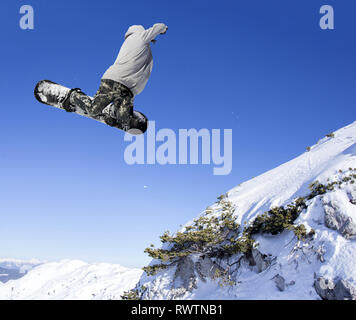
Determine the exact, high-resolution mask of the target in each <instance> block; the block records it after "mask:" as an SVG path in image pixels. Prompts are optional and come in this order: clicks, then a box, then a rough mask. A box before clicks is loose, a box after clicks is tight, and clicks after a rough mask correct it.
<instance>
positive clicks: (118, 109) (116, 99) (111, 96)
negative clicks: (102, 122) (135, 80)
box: [69, 79, 133, 127]
mask: <svg viewBox="0 0 356 320" xmlns="http://www.w3.org/2000/svg"><path fill="white" fill-rule="evenodd" d="M69 99H70V103H71V104H74V105H77V106H79V107H80V108H81V109H82V110H85V111H86V112H87V113H88V114H89V115H90V116H92V117H94V118H96V117H100V116H102V117H104V118H108V121H110V118H111V119H112V120H113V121H114V119H115V120H116V121H118V122H120V123H121V125H122V126H123V127H125V126H129V124H130V119H131V118H132V115H133V94H132V92H131V91H130V89H128V88H127V87H126V86H124V85H123V84H121V83H119V82H116V81H113V80H109V79H102V80H101V83H100V87H99V89H98V91H97V93H96V94H95V96H94V98H93V99H92V98H90V97H88V96H87V95H85V94H84V93H83V92H76V91H74V92H73V93H72V94H71V96H70V98H69ZM111 103H112V104H111ZM109 104H111V105H110V106H109V107H108V105H109ZM106 107H108V108H106ZM104 109H105V110H104ZM103 111H104V112H103ZM108 124H110V123H108Z"/></svg>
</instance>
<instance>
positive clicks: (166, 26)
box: [161, 26, 168, 34]
mask: <svg viewBox="0 0 356 320" xmlns="http://www.w3.org/2000/svg"><path fill="white" fill-rule="evenodd" d="M167 30H168V27H167V26H166V30H164V31H163V32H161V34H165V33H166V32H167Z"/></svg>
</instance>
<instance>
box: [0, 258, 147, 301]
mask: <svg viewBox="0 0 356 320" xmlns="http://www.w3.org/2000/svg"><path fill="white" fill-rule="evenodd" d="M141 274H142V270H140V269H130V268H125V267H122V266H120V265H116V264H108V263H96V264H89V263H85V262H83V261H79V260H63V261H59V262H49V263H43V264H40V265H38V266H37V267H35V268H33V269H32V270H30V271H29V272H28V273H27V274H26V275H24V276H23V277H21V278H20V279H17V280H10V281H8V282H6V283H5V284H1V283H0V299H2V300H5V299H6V300H8V299H56V300H57V299H59V300H62V299H85V300H86V299H120V296H121V295H122V294H123V293H124V291H127V290H129V289H131V288H132V287H134V286H135V284H136V283H137V281H138V279H139V278H140V276H141Z"/></svg>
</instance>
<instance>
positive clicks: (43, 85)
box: [34, 80, 148, 135]
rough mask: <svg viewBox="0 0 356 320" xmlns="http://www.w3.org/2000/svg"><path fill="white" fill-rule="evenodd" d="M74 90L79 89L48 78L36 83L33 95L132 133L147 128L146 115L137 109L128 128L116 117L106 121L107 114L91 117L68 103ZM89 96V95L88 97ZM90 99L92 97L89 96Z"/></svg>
mask: <svg viewBox="0 0 356 320" xmlns="http://www.w3.org/2000/svg"><path fill="white" fill-rule="evenodd" d="M73 90H75V91H77V92H78V91H79V92H81V91H80V89H70V88H67V87H65V86H62V85H60V84H57V83H55V82H53V81H50V80H41V81H39V82H38V83H37V84H36V87H35V90H34V95H35V98H36V99H37V100H38V101H39V102H40V103H43V104H46V105H49V106H52V107H55V108H58V109H62V110H66V111H70V112H74V113H76V114H79V115H81V116H84V117H87V118H90V119H93V120H96V121H99V122H101V123H104V124H106V125H110V126H111V127H114V128H117V129H120V130H124V131H126V132H129V133H131V134H134V135H138V134H142V133H144V132H145V131H146V130H147V125H148V119H147V118H146V116H145V115H144V114H143V113H141V112H138V111H133V117H132V119H131V122H130V123H131V127H130V128H123V127H122V126H121V125H120V121H117V120H116V119H113V118H110V121H107V120H108V119H107V116H106V115H104V114H103V115H101V116H98V117H95V118H94V117H91V116H90V115H89V114H88V112H87V111H86V110H83V109H82V108H80V106H76V105H74V106H73V105H70V104H69V103H68V99H69V96H70V94H71V92H72V91H73ZM89 98H91V97H89ZM91 99H92V98H91Z"/></svg>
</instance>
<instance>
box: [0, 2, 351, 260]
mask: <svg viewBox="0 0 356 320" xmlns="http://www.w3.org/2000/svg"><path fill="white" fill-rule="evenodd" d="M23 4H29V5H32V6H33V8H34V10H35V30H27V31H24V30H21V29H20V28H19V19H20V14H19V8H20V6H21V5H23ZM323 4H330V5H333V6H334V10H335V30H332V31H331V30H328V31H323V30H321V29H320V28H319V18H320V14H319V8H320V6H321V5H323ZM355 13H356V3H355V1H352V0H350V1H346V0H344V1H335V0H327V1H319V0H300V1H297V2H296V1H285V0H280V1H277V0H270V1H264V0H260V1H238V0H234V1H224V0H222V1H218V2H217V1H206V0H205V1H167V0H165V1H160V0H158V1H156V0H155V1H143V0H142V1H121V0H101V1H73V0H72V1H69V0H62V1H48V0H29V1H26V2H23V1H12V0H11V1H10V0H5V2H4V1H3V2H2V6H1V10H0V27H1V29H0V30H1V50H0V61H1V75H2V76H1V77H0V84H1V93H2V94H1V98H2V99H1V110H2V112H1V118H0V121H1V125H0V143H1V149H0V174H1V180H0V181H1V182H0V203H1V207H0V210H1V211H0V256H2V257H14V258H32V257H36V258H39V259H48V260H54V259H61V258H70V259H72V258H78V259H82V260H86V261H105V262H115V263H120V264H122V265H126V266H137V267H140V266H143V265H144V264H146V263H147V262H148V261H149V258H148V257H147V256H146V255H145V254H144V253H143V250H144V249H145V247H146V246H148V245H149V244H150V243H155V244H158V243H159V238H158V237H159V235H161V234H162V233H163V232H164V231H165V230H171V231H174V230H176V229H177V228H178V227H179V225H180V224H183V223H185V222H186V221H187V220H190V219H192V218H193V217H195V216H196V215H197V214H198V213H199V212H201V211H202V210H203V209H205V208H206V207H207V206H208V205H210V204H211V203H213V202H214V201H215V199H216V197H217V196H218V195H220V194H221V193H224V192H226V191H227V190H229V189H230V188H232V187H234V186H236V185H238V184H239V183H241V182H242V181H244V180H246V179H249V178H251V177H253V176H257V175H259V174H261V173H263V172H264V171H266V170H268V169H272V168H274V167H276V166H277V165H279V164H282V163H283V162H285V161H288V160H290V159H292V158H293V157H295V156H297V155H299V154H300V153H302V152H304V151H305V148H306V147H307V146H309V145H312V144H314V143H316V141H317V140H318V139H319V138H321V137H323V136H324V135H325V134H326V133H329V132H331V131H334V130H336V129H338V128H340V127H342V126H345V125H347V124H349V123H350V122H352V121H353V120H355V116H356V112H355V101H356V90H355V86H356V80H355V79H356V78H355V70H356V68H355V67H356V59H355V57H356V56H355V53H356V52H355V50H356V43H355V30H356V22H355V19H354V17H355ZM156 22H164V23H166V24H167V25H168V26H169V30H168V32H167V34H166V35H164V36H160V37H159V38H157V40H158V42H157V43H156V44H155V45H154V46H153V55H154V68H153V73H152V76H151V79H150V81H149V83H148V85H147V87H146V89H145V90H144V91H143V93H142V94H140V95H139V96H137V98H136V101H135V104H136V106H137V108H138V109H139V110H141V111H142V112H144V113H145V114H146V115H147V116H148V117H149V118H150V119H152V120H155V121H156V126H157V129H160V128H172V129H174V130H178V129H179V128H187V129H189V128H197V129H200V128H208V129H213V128H221V129H223V128H226V129H232V130H233V169H232V172H231V174H230V175H228V176H213V175H212V166H208V165H205V166H202V165H198V166H196V165H195V166H194V165H187V166H182V165H180V166H179V165H176V166H174V165H168V166H160V165H155V166H152V165H142V166H138V165H136V166H128V165H127V164H126V163H125V162H124V159H123V152H124V149H125V147H126V146H127V142H124V140H123V133H122V132H121V131H117V130H114V129H112V128H110V127H108V126H105V125H102V124H100V123H97V122H95V121H91V120H89V119H86V118H83V117H79V116H76V115H73V114H67V113H66V112H63V111H60V110H56V109H54V108H50V107H47V106H44V105H41V104H39V103H38V102H37V101H36V100H35V99H34V97H33V88H34V86H35V84H36V82H37V81H38V80H41V79H50V80H52V81H55V82H58V83H61V84H64V85H66V86H69V87H80V88H82V90H83V91H84V92H86V93H88V94H91V95H93V94H94V93H95V91H96V89H97V87H98V85H99V82H100V77H101V75H102V74H103V72H104V71H105V70H106V68H107V67H109V66H110V64H112V63H113V61H114V60H115V58H116V55H117V53H118V50H119V48H120V45H121V44H122V41H123V35H124V33H125V31H126V29H127V28H128V27H129V26H130V25H132V24H142V25H144V26H145V27H150V26H151V25H152V24H154V23H156ZM145 185H147V186H148V188H144V186H145Z"/></svg>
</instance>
